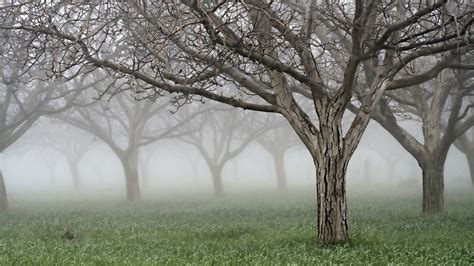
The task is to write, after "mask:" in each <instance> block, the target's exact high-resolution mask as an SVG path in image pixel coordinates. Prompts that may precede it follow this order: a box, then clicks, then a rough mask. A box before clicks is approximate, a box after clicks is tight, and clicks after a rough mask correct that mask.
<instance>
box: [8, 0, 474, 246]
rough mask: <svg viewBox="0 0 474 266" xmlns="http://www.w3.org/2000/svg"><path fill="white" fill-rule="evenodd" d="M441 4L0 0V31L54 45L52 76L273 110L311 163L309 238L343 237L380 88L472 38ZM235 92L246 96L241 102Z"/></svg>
mask: <svg viewBox="0 0 474 266" xmlns="http://www.w3.org/2000/svg"><path fill="white" fill-rule="evenodd" d="M445 5H446V1H443V0H438V1H426V2H413V1H403V0H400V1H376V0H371V1H362V0H355V1H330V2H323V1H321V2H319V1H306V2H304V3H302V2H300V1H292V0H285V1H271V2H266V1H255V0H247V1H238V2H227V1H224V2H220V1H205V2H202V1H188V0H186V1H184V0H183V1H181V2H162V1H159V2H154V3H149V2H146V1H145V2H140V3H138V2H135V1H130V2H127V3H123V2H114V3H110V2H104V3H102V2H101V3H97V2H84V3H72V4H69V3H67V2H60V3H55V4H43V3H35V2H29V3H25V4H21V7H20V6H19V5H14V6H12V7H6V6H4V7H3V9H2V10H3V11H2V21H3V22H2V23H1V24H0V28H2V29H4V31H3V34H8V35H9V39H10V40H18V41H22V42H25V40H26V43H34V45H32V47H31V49H32V50H33V51H38V52H41V53H49V54H55V55H56V56H54V57H53V56H52V57H51V58H52V60H55V62H57V64H56V65H58V66H59V68H56V69H55V70H57V72H59V73H60V72H61V69H64V68H67V66H69V65H86V66H88V67H101V68H106V69H108V70H109V71H110V72H111V73H114V75H116V76H119V77H120V76H126V77H127V78H128V79H131V80H134V81H136V82H137V83H138V84H139V85H140V86H141V87H142V88H143V89H145V90H149V91H152V92H155V91H157V90H165V91H168V92H175V93H180V94H183V95H184V96H186V97H189V98H191V95H199V96H202V97H206V98H209V99H212V100H215V101H220V102H223V103H226V104H228V105H232V106H234V107H240V108H245V109H250V110H256V111H263V112H276V113H280V114H281V115H283V116H284V117H285V118H286V120H287V121H288V123H289V124H290V125H291V127H292V128H293V129H294V130H295V132H296V134H297V135H298V136H299V137H300V139H301V140H302V142H303V143H304V145H305V146H306V148H307V149H308V151H309V152H310V154H311V155H312V158H313V161H314V164H315V166H316V169H317V174H316V176H317V179H316V181H317V182H316V183H317V185H316V186H317V188H316V190H317V192H316V195H317V205H318V208H317V223H318V225H317V229H318V241H319V242H320V243H336V242H346V241H348V240H349V233H348V225H347V205H346V193H345V191H346V188H345V184H346V179H345V177H346V171H347V165H348V163H349V160H350V158H351V157H352V155H353V153H354V151H355V149H356V148H357V146H358V143H359V141H360V138H361V136H362V134H363V133H364V131H365V129H366V127H367V124H368V121H369V119H370V114H371V113H372V112H373V110H374V109H375V108H376V107H377V106H378V102H379V100H380V98H381V97H382V95H383V93H384V92H385V91H387V90H395V89H399V88H401V87H402V86H400V84H401V83H405V80H406V79H407V78H406V77H401V76H400V75H399V74H400V73H402V72H404V71H405V70H407V69H408V68H409V67H410V66H411V64H412V63H414V62H417V61H419V60H423V58H424V57H427V56H431V55H433V54H445V53H447V52H449V51H452V50H457V49H460V48H464V47H466V46H467V45H468V44H469V43H472V41H474V37H472V36H471V35H469V34H467V33H470V30H471V28H470V25H471V22H470V19H469V16H470V15H469V14H470V12H469V11H470V10H472V9H469V10H460V11H461V12H456V14H455V16H456V18H455V19H454V18H453V16H454V15H452V14H454V13H453V12H449V13H448V12H446V10H445V9H444V6H445ZM469 8H471V7H469ZM450 10H452V8H450ZM454 24H456V27H451V25H454ZM317 33H319V35H318V34H317ZM459 37H461V38H459ZM343 46H347V47H348V48H349V49H348V50H345V49H343ZM32 56H34V54H32ZM63 58H67V59H68V60H63ZM440 58H443V59H441V61H443V60H447V59H445V58H448V57H440ZM364 62H371V63H373V65H374V69H372V70H373V71H372V70H371V74H370V76H367V75H366V76H365V77H364V78H365V79H366V80H365V84H366V86H365V90H364V92H363V93H362V94H361V96H362V97H361V102H360V104H358V105H357V107H358V108H357V111H356V114H355V116H354V117H353V119H352V123H351V125H350V127H349V128H348V129H347V131H343V130H342V126H341V121H342V118H343V116H344V113H345V112H346V110H347V107H348V104H349V103H350V101H351V99H352V96H353V94H354V92H355V91H356V86H355V85H356V84H357V80H358V78H360V79H362V78H363V77H361V76H362V75H359V74H360V73H361V71H363V70H364V69H363V63H364ZM434 67H438V68H439V67H440V66H439V64H438V63H436V64H435V66H434ZM423 74H424V73H420V72H418V71H415V73H412V76H411V77H410V78H409V80H410V82H411V83H412V84H411V85H416V83H422V82H424V81H425V80H426V79H423ZM420 75H421V76H420ZM418 76H420V78H418V79H417V77H418ZM400 79H402V80H400ZM223 85H226V86H223ZM229 86H233V88H234V89H232V90H228V89H227V88H228V87H229ZM224 88H225V89H224ZM243 94H245V95H252V96H254V97H251V98H250V99H249V100H246V98H245V99H244V98H242V97H241V96H242V95H243ZM299 95H305V96H306V97H307V98H309V100H310V102H311V103H312V104H313V110H314V111H315V113H316V117H314V116H313V117H311V116H309V114H308V113H307V112H305V111H304V110H303V108H301V105H300V102H299V101H298V100H297V98H299Z"/></svg>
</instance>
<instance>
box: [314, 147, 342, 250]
mask: <svg viewBox="0 0 474 266" xmlns="http://www.w3.org/2000/svg"><path fill="white" fill-rule="evenodd" d="M333 148H337V146H333ZM329 153H331V151H329ZM348 162H349V160H348V159H344V158H340V157H339V156H334V157H330V155H329V154H328V156H327V157H323V158H322V160H321V161H320V162H315V164H316V169H317V177H318V178H317V181H316V193H317V201H318V202H317V205H318V220H317V224H318V242H319V243H323V244H334V243H341V242H347V241H349V228H348V226H347V205H346V188H345V186H346V179H345V177H346V171H347V164H348Z"/></svg>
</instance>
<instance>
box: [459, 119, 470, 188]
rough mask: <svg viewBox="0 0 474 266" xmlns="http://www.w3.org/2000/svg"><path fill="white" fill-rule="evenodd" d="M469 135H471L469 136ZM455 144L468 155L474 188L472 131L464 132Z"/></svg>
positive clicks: (467, 159)
mask: <svg viewBox="0 0 474 266" xmlns="http://www.w3.org/2000/svg"><path fill="white" fill-rule="evenodd" d="M471 115H472V114H471ZM468 133H470V134H468ZM469 135H470V136H471V137H469ZM454 145H455V146H456V148H457V149H458V150H460V151H461V152H462V153H463V154H464V156H466V161H467V165H468V167H469V174H470V176H471V182H472V187H473V188H474V136H473V133H472V131H471V132H466V133H464V134H462V135H461V136H460V137H459V138H458V139H457V140H456V142H454Z"/></svg>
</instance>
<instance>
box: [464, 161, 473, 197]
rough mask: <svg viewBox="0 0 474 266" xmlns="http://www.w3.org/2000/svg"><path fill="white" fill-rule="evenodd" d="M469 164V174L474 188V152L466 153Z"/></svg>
mask: <svg viewBox="0 0 474 266" xmlns="http://www.w3.org/2000/svg"><path fill="white" fill-rule="evenodd" d="M465 155H466V160H467V164H468V165H469V174H470V175H471V182H472V188H473V189H474V154H470V153H465Z"/></svg>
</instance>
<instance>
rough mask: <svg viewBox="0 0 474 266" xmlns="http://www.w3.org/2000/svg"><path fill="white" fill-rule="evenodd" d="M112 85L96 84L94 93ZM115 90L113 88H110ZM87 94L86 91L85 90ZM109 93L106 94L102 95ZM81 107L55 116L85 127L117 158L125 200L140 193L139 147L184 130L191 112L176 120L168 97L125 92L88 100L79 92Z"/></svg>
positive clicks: (136, 197) (82, 127)
mask: <svg viewBox="0 0 474 266" xmlns="http://www.w3.org/2000/svg"><path fill="white" fill-rule="evenodd" d="M111 86H112V85H110V86H109V87H107V86H104V85H103V86H100V87H99V86H96V87H97V88H98V92H97V95H104V93H105V92H106V91H107V90H111V91H113V89H110V88H111ZM112 93H115V92H112ZM89 97H90V94H89ZM104 97H110V96H104ZM82 100H83V103H84V104H83V105H85V106H83V107H74V108H73V109H71V111H70V112H67V113H62V114H60V115H58V116H56V117H57V118H58V119H60V120H61V121H64V122H66V123H68V124H70V125H72V126H75V127H77V128H80V129H82V130H85V131H87V132H89V133H90V134H92V135H93V136H95V137H97V138H99V139H100V140H102V141H103V142H104V143H105V144H107V146H108V147H109V148H110V149H111V150H112V152H113V153H114V154H115V155H116V156H117V157H118V158H119V160H120V162H121V164H122V166H123V170H124V176H125V184H126V194H127V200H129V201H136V200H139V199H140V198H141V197H140V183H139V151H140V148H141V147H143V146H146V145H149V144H152V143H154V142H156V141H158V140H160V139H166V138H173V137H177V136H180V135H181V134H185V131H183V132H181V131H180V130H179V129H180V128H181V127H182V125H184V124H186V123H188V122H189V121H190V120H191V119H192V117H193V116H194V115H191V116H189V117H186V118H185V119H183V120H182V121H177V120H176V119H175V118H174V117H171V116H169V114H168V113H169V112H168V109H167V108H168V106H169V105H170V99H169V98H167V97H160V98H158V99H155V100H154V101H153V100H148V99H147V100H142V101H136V99H135V98H134V97H132V96H131V95H130V94H127V93H117V94H116V95H115V96H114V97H111V98H109V99H107V98H106V99H105V100H99V101H97V102H95V103H92V104H88V102H90V99H88V98H87V96H85V95H83V97H82Z"/></svg>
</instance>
